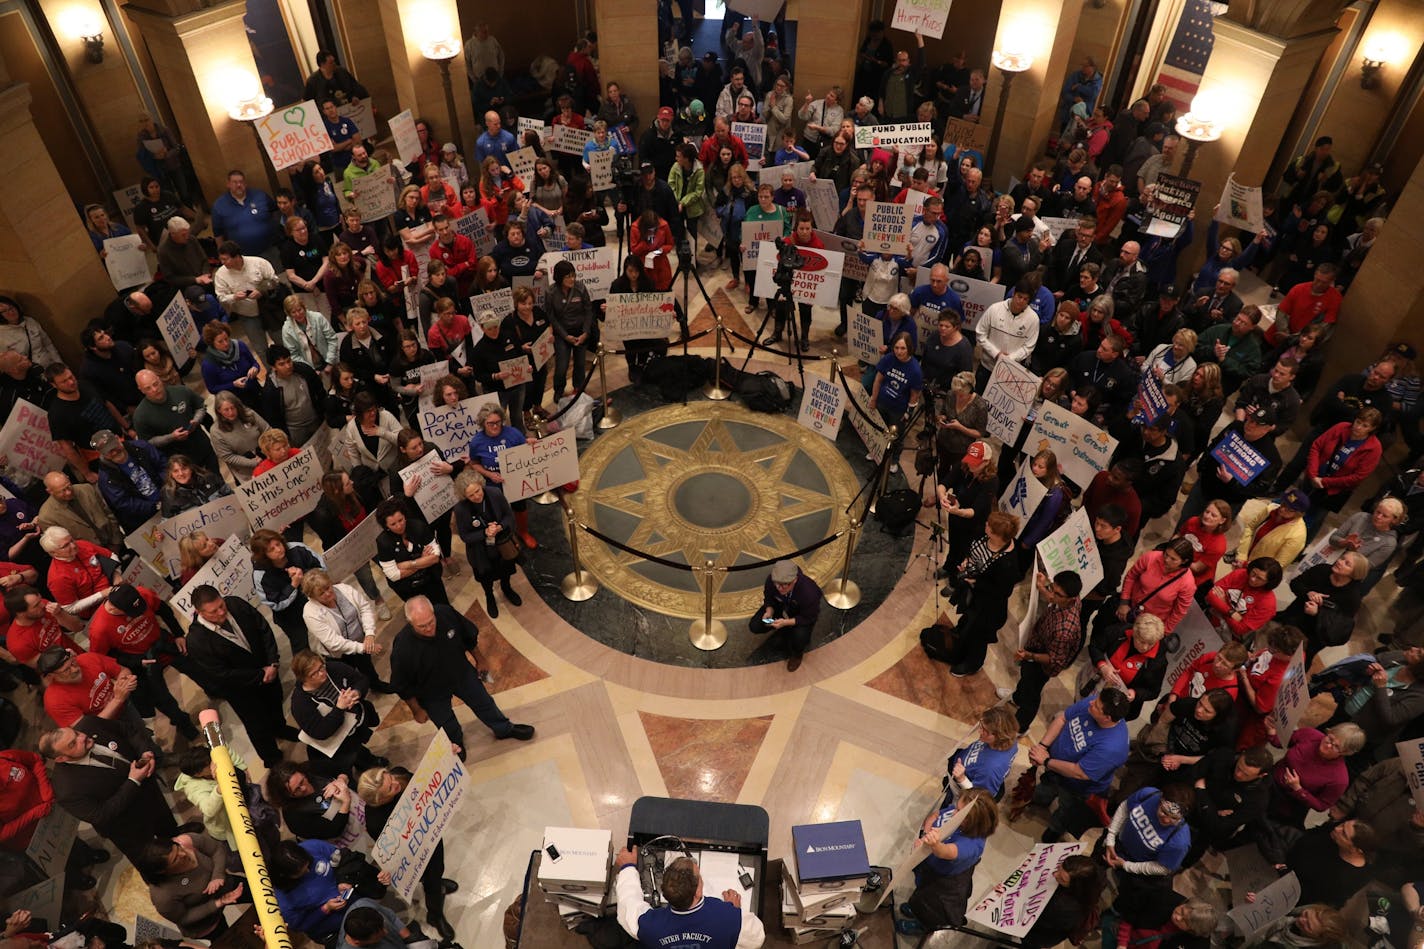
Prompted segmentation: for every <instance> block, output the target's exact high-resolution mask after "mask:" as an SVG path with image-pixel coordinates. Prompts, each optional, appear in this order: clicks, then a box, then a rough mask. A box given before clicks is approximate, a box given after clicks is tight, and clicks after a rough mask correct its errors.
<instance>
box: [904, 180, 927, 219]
mask: <svg viewBox="0 0 1424 949" xmlns="http://www.w3.org/2000/svg"><path fill="white" fill-rule="evenodd" d="M906 187H909V186H908V185H907V186H906ZM929 196H930V193H929V192H928V191H916V190H915V189H914V188H910V189H909V190H908V191H906V192H905V207H907V208H909V209H910V224H911V226H912V227H913V226H914V222H915V218H917V217H920V216H921V215H923V214H924V208H925V201H926V199H928V198H929Z"/></svg>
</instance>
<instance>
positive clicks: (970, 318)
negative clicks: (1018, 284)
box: [920, 267, 1005, 332]
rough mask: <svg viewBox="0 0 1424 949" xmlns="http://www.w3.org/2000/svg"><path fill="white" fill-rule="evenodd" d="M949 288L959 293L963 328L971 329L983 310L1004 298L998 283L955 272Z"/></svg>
mask: <svg viewBox="0 0 1424 949" xmlns="http://www.w3.org/2000/svg"><path fill="white" fill-rule="evenodd" d="M929 272H930V269H929V268H928V267H921V268H920V273H923V274H925V275H926V279H927V280H928V279H929V278H928V274H929ZM949 289H951V290H953V291H954V292H955V293H957V294H959V302H961V303H963V304H964V328H965V329H966V330H969V331H971V332H972V331H973V330H974V327H976V326H978V325H979V318H980V317H982V316H983V315H984V311H985V310H987V309H988V308H989V307H991V306H993V305H994V304H995V303H998V302H999V301H1001V300H1003V299H1004V296H1005V291H1004V286H1003V285H1002V284H998V283H990V282H989V281H987V280H977V279H975V278H974V277H961V276H959V275H958V274H955V275H953V276H951V277H950V278H949Z"/></svg>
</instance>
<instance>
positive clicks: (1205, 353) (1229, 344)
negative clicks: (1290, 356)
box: [1196, 323, 1264, 379]
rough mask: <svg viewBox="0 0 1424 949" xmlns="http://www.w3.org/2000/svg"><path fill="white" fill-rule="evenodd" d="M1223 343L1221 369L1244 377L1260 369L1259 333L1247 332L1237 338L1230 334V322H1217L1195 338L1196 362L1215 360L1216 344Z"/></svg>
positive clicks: (1261, 357)
mask: <svg viewBox="0 0 1424 949" xmlns="http://www.w3.org/2000/svg"><path fill="white" fill-rule="evenodd" d="M1218 342H1221V343H1225V344H1226V348H1227V353H1226V358H1225V359H1222V360H1220V362H1221V371H1222V372H1230V373H1234V374H1235V375H1236V376H1238V377H1239V378H1242V379H1245V378H1247V377H1248V376H1253V375H1255V374H1256V373H1258V372H1260V371H1261V363H1262V361H1263V360H1264V354H1263V353H1262V351H1261V334H1260V333H1257V332H1251V333H1247V334H1246V335H1245V336H1242V337H1240V338H1239V339H1238V338H1237V337H1235V336H1232V335H1231V324H1230V323H1219V324H1217V325H1216V326H1213V327H1210V328H1208V329H1207V330H1205V331H1204V332H1203V333H1202V334H1201V336H1200V337H1199V338H1198V340H1197V351H1196V359H1197V362H1199V363H1200V362H1217V358H1216V352H1215V349H1216V344H1217V343H1218Z"/></svg>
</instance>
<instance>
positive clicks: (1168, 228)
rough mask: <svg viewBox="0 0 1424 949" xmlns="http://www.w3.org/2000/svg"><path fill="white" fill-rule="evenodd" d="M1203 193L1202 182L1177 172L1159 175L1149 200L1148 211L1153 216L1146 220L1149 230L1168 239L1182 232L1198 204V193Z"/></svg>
mask: <svg viewBox="0 0 1424 949" xmlns="http://www.w3.org/2000/svg"><path fill="white" fill-rule="evenodd" d="M1200 193H1201V182H1200V181H1193V180H1191V179H1190V178H1182V177H1179V176H1177V175H1158V176H1157V183H1156V184H1155V185H1153V186H1152V196H1151V198H1150V199H1148V202H1147V210H1148V213H1150V214H1151V215H1152V219H1151V220H1150V221H1148V222H1147V228H1146V230H1147V233H1148V234H1151V235H1152V236H1154V237H1166V238H1173V237H1176V236H1177V235H1178V234H1180V233H1181V232H1182V228H1183V227H1184V226H1186V223H1187V216H1188V215H1189V214H1191V213H1192V208H1194V207H1196V206H1197V195H1199V194H1200Z"/></svg>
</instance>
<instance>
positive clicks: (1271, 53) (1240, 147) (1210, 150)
mask: <svg viewBox="0 0 1424 949" xmlns="http://www.w3.org/2000/svg"><path fill="white" fill-rule="evenodd" d="M1214 26H1215V32H1216V44H1215V46H1214V48H1213V49H1212V53H1211V61H1210V62H1209V63H1208V64H1207V68H1206V74H1205V75H1204V76H1203V77H1202V86H1201V89H1202V91H1203V92H1206V93H1210V94H1212V95H1214V96H1216V98H1217V101H1219V102H1220V103H1221V107H1222V110H1223V111H1222V115H1220V116H1219V117H1218V118H1219V120H1220V121H1221V122H1222V125H1223V131H1222V135H1221V138H1220V139H1218V140H1217V141H1215V142H1208V143H1206V144H1203V145H1202V146H1201V147H1200V149H1199V150H1198V152H1197V156H1196V160H1195V162H1194V163H1193V165H1192V169H1191V177H1192V178H1194V179H1196V180H1197V181H1200V182H1201V183H1202V189H1201V195H1200V197H1199V198H1198V200H1197V222H1198V223H1199V224H1200V225H1202V226H1199V227H1198V228H1197V242H1196V244H1197V247H1196V248H1193V249H1188V250H1187V251H1185V252H1184V253H1183V254H1182V264H1183V266H1184V267H1190V266H1195V264H1196V262H1197V261H1198V260H1199V259H1200V254H1201V251H1200V249H1199V247H1200V245H1201V244H1203V243H1204V242H1205V240H1206V227H1205V226H1204V225H1205V224H1206V223H1207V222H1208V221H1210V219H1211V209H1212V208H1213V207H1214V206H1215V205H1216V203H1217V201H1219V200H1220V198H1221V189H1222V188H1223V187H1224V186H1225V184H1226V179H1227V177H1228V176H1229V175H1230V174H1231V173H1232V172H1233V170H1234V171H1235V174H1236V180H1237V181H1238V182H1240V183H1242V184H1246V185H1260V184H1261V183H1262V182H1263V181H1264V180H1265V178H1266V174H1267V172H1268V171H1269V169H1270V166H1271V161H1272V160H1273V159H1274V157H1275V154H1276V150H1277V149H1278V148H1279V147H1280V143H1281V140H1282V138H1283V137H1284V136H1285V132H1286V127H1287V126H1288V125H1289V124H1290V120H1291V116H1292V115H1294V114H1295V110H1296V106H1297V105H1298V104H1299V102H1300V97H1301V94H1302V93H1303V92H1304V90H1305V87H1306V84H1307V83H1308V82H1309V81H1310V76H1311V73H1312V72H1313V71H1314V69H1315V66H1316V64H1317V63H1318V62H1319V61H1320V55H1321V53H1322V52H1323V51H1324V49H1325V47H1326V46H1328V45H1329V44H1330V41H1331V39H1332V38H1333V37H1334V35H1335V31H1334V29H1333V28H1332V29H1327V30H1319V31H1315V32H1311V33H1307V34H1305V35H1301V36H1296V37H1292V38H1289V39H1286V38H1282V37H1279V36H1273V35H1270V34H1268V33H1265V32H1261V31H1258V30H1254V29H1251V28H1250V27H1246V26H1242V25H1241V24H1239V23H1237V22H1235V21H1233V20H1229V19H1226V18H1224V17H1218V18H1217V19H1216V21H1215V24H1214ZM1183 144H1185V143H1183Z"/></svg>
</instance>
